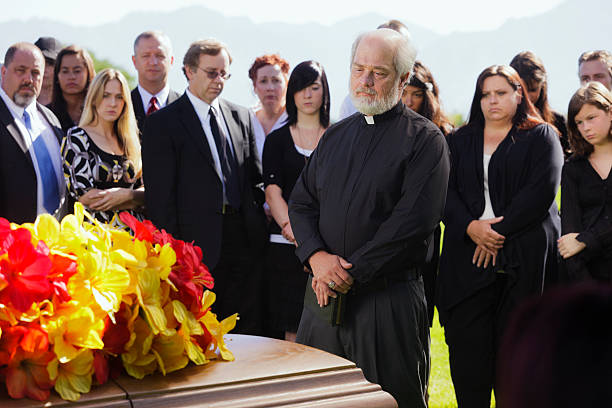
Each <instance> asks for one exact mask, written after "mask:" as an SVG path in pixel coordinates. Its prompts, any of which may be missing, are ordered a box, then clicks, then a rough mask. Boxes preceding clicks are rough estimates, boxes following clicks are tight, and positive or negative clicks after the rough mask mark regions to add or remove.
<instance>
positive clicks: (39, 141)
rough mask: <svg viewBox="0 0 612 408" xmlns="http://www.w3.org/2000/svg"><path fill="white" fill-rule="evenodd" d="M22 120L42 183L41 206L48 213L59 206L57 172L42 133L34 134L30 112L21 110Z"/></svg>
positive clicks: (51, 212)
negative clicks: (29, 138)
mask: <svg viewBox="0 0 612 408" xmlns="http://www.w3.org/2000/svg"><path fill="white" fill-rule="evenodd" d="M23 122H24V123H25V126H26V129H27V130H28V133H29V134H30V137H31V139H32V148H33V149H34V154H35V155H36V163H37V164H38V172H39V175H40V181H41V183H42V191H43V207H45V210H47V212H48V213H49V214H53V213H54V212H55V210H57V207H59V202H60V194H59V187H58V184H57V173H56V172H55V168H54V167H53V161H52V160H51V155H50V154H49V150H48V149H47V145H46V144H45V141H44V140H43V137H42V135H40V134H38V133H37V134H34V131H33V129H32V121H31V119H30V114H29V113H28V112H27V111H26V110H24V111H23Z"/></svg>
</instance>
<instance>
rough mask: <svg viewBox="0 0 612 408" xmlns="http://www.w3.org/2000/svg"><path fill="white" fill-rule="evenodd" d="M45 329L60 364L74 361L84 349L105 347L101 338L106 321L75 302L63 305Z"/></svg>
mask: <svg viewBox="0 0 612 408" xmlns="http://www.w3.org/2000/svg"><path fill="white" fill-rule="evenodd" d="M44 328H45V329H46V330H47V332H48V333H49V342H50V343H52V344H53V351H54V352H55V355H56V356H57V358H58V359H59V362H60V363H67V362H68V361H71V360H73V359H74V358H76V357H77V356H78V355H79V353H80V352H81V351H82V349H83V348H86V349H101V348H103V347H104V343H103V342H102V337H101V336H102V333H103V331H104V319H103V318H100V316H96V315H95V314H94V312H93V311H92V309H91V308H89V307H81V306H80V305H79V304H78V303H76V302H74V301H71V302H68V303H67V304H64V305H62V306H61V307H60V308H59V309H58V310H57V311H56V314H55V316H53V318H51V319H49V321H48V322H47V324H46V325H45V326H44Z"/></svg>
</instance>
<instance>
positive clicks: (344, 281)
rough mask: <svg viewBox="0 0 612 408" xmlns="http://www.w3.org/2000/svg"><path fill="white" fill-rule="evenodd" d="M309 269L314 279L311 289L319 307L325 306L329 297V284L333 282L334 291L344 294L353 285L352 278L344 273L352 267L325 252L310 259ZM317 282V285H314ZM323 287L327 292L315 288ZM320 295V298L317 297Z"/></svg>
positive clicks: (318, 253)
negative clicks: (315, 295)
mask: <svg viewBox="0 0 612 408" xmlns="http://www.w3.org/2000/svg"><path fill="white" fill-rule="evenodd" d="M308 261H309V263H310V268H311V269H312V274H313V275H314V277H315V279H313V289H314V290H315V293H316V294H317V300H318V301H319V305H322V304H323V305H326V304H327V296H329V291H331V289H330V287H329V286H330V282H334V284H333V285H331V286H333V287H334V291H336V292H340V293H346V292H348V291H349V289H350V288H351V286H352V285H353V277H352V276H351V275H350V274H349V273H348V272H347V271H346V270H347V269H350V268H352V267H353V265H352V264H351V263H350V262H348V261H347V260H346V259H344V258H342V257H340V256H338V255H334V254H330V253H329V252H326V251H318V252H315V253H314V254H313V255H312V256H311V257H310V259H309V260H308ZM315 281H318V283H315ZM319 286H321V287H322V286H325V287H326V288H327V290H324V289H322V288H321V289H317V288H316V287H319ZM319 295H321V297H319Z"/></svg>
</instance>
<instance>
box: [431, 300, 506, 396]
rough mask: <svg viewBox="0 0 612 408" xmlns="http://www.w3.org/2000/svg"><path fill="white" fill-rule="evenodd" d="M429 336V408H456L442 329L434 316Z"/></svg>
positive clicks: (436, 316) (436, 315)
mask: <svg viewBox="0 0 612 408" xmlns="http://www.w3.org/2000/svg"><path fill="white" fill-rule="evenodd" d="M430 335H431V376H430V378H429V408H457V400H456V399H455V388H454V387H453V381H452V380H451V376H450V369H449V367H448V347H447V346H446V342H445V341H444V329H443V328H442V327H440V322H439V321H438V311H437V310H436V314H435V315H434V325H433V327H432V328H431V330H430ZM491 406H492V407H495V396H494V395H491Z"/></svg>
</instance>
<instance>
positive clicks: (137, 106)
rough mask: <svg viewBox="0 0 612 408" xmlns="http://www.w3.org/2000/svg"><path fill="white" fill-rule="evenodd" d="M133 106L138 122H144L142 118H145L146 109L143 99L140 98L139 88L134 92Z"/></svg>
mask: <svg viewBox="0 0 612 408" xmlns="http://www.w3.org/2000/svg"><path fill="white" fill-rule="evenodd" d="M132 105H133V107H134V114H135V116H136V118H137V120H138V121H139V122H140V121H142V118H144V117H145V111H144V107H143V106H142V97H141V96H140V92H138V87H136V88H134V89H133V90H132ZM141 131H142V129H141Z"/></svg>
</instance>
